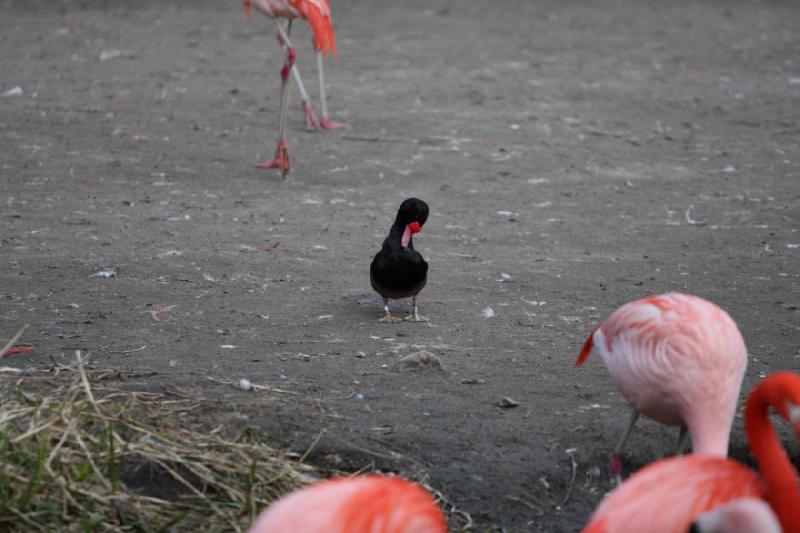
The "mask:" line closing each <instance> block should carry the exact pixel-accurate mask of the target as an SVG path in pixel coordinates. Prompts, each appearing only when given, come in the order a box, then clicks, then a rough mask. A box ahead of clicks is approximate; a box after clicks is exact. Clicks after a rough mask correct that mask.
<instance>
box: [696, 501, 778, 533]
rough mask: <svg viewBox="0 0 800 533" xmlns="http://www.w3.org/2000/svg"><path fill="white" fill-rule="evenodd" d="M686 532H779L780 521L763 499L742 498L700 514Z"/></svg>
mask: <svg viewBox="0 0 800 533" xmlns="http://www.w3.org/2000/svg"><path fill="white" fill-rule="evenodd" d="M688 533H781V523H780V522H779V521H778V517H777V516H775V513H774V512H773V511H772V508H771V507H770V506H769V504H767V503H766V502H765V501H763V500H756V499H755V498H742V499H740V500H734V501H732V502H730V503H726V504H725V505H723V506H722V507H717V508H716V509H713V510H711V511H708V512H705V513H703V514H701V515H700V516H699V517H697V518H696V519H695V521H694V522H692V526H691V527H690V528H689V531H688Z"/></svg>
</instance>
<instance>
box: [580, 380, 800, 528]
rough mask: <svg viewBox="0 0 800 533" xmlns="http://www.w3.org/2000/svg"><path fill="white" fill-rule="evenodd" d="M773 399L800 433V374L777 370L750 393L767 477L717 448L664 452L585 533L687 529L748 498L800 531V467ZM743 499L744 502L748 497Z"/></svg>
mask: <svg viewBox="0 0 800 533" xmlns="http://www.w3.org/2000/svg"><path fill="white" fill-rule="evenodd" d="M770 407H772V408H773V409H775V410H776V411H777V412H778V413H779V414H780V415H781V416H782V417H783V418H784V419H785V420H788V421H791V423H792V424H794V425H795V431H796V432H797V434H798V438H800V375H798V374H795V373H793V372H780V373H775V374H771V375H770V376H768V377H767V378H765V379H764V380H763V381H761V383H759V384H758V385H757V386H756V387H755V388H754V389H753V391H752V392H751V393H750V396H749V397H748V399H747V403H746V406H745V413H744V423H745V431H746V432H747V440H748V442H749V443H750V449H751V451H752V453H753V455H754V456H755V458H756V461H757V462H758V466H759V468H760V469H761V472H762V474H763V475H762V477H761V478H759V476H758V475H757V474H756V473H755V472H753V471H752V470H750V469H749V468H747V467H745V466H743V465H741V464H739V463H737V462H735V461H732V460H730V459H726V458H723V457H718V456H714V455H698V454H692V455H686V456H680V457H671V458H669V459H663V460H661V461H658V462H655V463H653V464H650V465H648V466H646V467H645V468H643V469H641V470H640V471H638V472H637V473H636V474H634V475H633V476H631V477H630V478H629V479H628V480H627V481H625V483H623V484H622V485H621V486H619V487H617V488H616V489H615V490H614V491H612V492H611V493H610V494H609V495H608V496H607V497H606V498H605V499H604V500H603V502H602V503H601V504H600V506H599V507H598V508H597V509H596V510H595V512H594V513H593V514H592V517H591V519H590V521H589V523H588V524H587V525H586V527H585V528H584V529H583V533H611V532H619V533H627V532H631V533H632V532H641V531H645V532H648V531H649V532H653V533H656V532H657V533H672V532H675V533H678V532H680V533H685V532H686V531H687V529H688V528H689V527H690V526H691V524H692V522H693V521H694V520H695V519H696V518H698V517H699V516H701V515H703V513H706V512H707V511H711V510H713V509H716V508H717V507H720V506H722V505H724V504H726V503H728V502H732V501H735V500H740V499H743V498H758V499H763V500H766V501H767V503H769V505H770V506H771V507H772V510H773V511H774V512H775V514H776V515H777V516H778V519H779V520H780V523H781V527H783V530H784V531H786V532H787V533H788V532H795V531H800V487H798V485H797V471H796V470H795V469H794V467H793V466H792V463H791V462H790V461H789V458H788V457H787V455H786V452H785V451H784V450H783V448H782V446H781V443H780V441H779V440H778V437H777V435H776V433H775V430H774V429H773V428H772V426H771V424H770V421H769V412H768V411H769V408H770ZM737 506H738V507H739V508H740V509H741V503H740V504H737ZM728 511H729V512H730V509H729V510H728ZM766 531H769V530H766Z"/></svg>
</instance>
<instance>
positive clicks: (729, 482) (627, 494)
mask: <svg viewBox="0 0 800 533" xmlns="http://www.w3.org/2000/svg"><path fill="white" fill-rule="evenodd" d="M764 495H765V492H764V489H763V487H762V486H761V482H760V481H759V479H758V476H757V475H756V473H755V472H753V471H752V470H750V469H749V468H747V467H745V466H742V465H740V464H739V463H737V462H734V461H730V460H728V459H723V458H721V457H717V456H712V455H696V454H692V455H685V456H680V457H671V458H669V459H664V460H662V461H658V462H656V463H652V464H650V465H648V466H646V467H644V468H642V469H641V470H639V471H638V472H637V473H636V474H634V475H633V476H631V477H630V478H629V479H628V480H627V481H626V482H625V483H623V484H622V485H621V486H620V487H619V488H618V489H616V490H615V491H613V492H612V493H611V494H609V496H608V497H607V498H606V499H605V500H603V502H602V503H601V504H600V506H599V507H598V508H597V509H596V510H595V512H594V514H592V518H591V520H590V523H589V525H587V526H586V528H585V529H584V530H583V533H611V532H619V533H627V532H630V533H634V532H642V531H650V532H658V533H669V532H675V533H678V532H680V533H685V532H686V531H687V530H688V529H689V526H690V525H691V524H692V521H693V520H694V519H695V517H697V515H699V514H701V513H703V512H705V511H709V510H711V509H714V508H715V507H717V506H719V505H722V504H724V503H727V502H730V501H732V500H736V499H738V498H744V497H752V498H764Z"/></svg>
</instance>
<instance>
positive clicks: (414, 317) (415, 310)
mask: <svg viewBox="0 0 800 533" xmlns="http://www.w3.org/2000/svg"><path fill="white" fill-rule="evenodd" d="M411 306H412V313H411V314H410V315H408V316H407V317H405V318H404V320H411V321H412V322H430V319H429V318H426V317H424V316H422V315H421V314H419V306H418V305H417V295H416V294H415V295H414V296H412V297H411Z"/></svg>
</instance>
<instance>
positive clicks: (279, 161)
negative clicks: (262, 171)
mask: <svg viewBox="0 0 800 533" xmlns="http://www.w3.org/2000/svg"><path fill="white" fill-rule="evenodd" d="M255 167H256V168H279V169H280V170H281V177H282V178H285V177H286V174H287V173H288V172H289V152H288V150H287V149H286V141H285V140H283V139H281V140H280V142H279V143H278V151H277V153H276V154H275V158H274V159H271V160H270V161H264V162H263V163H256V165H255Z"/></svg>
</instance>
